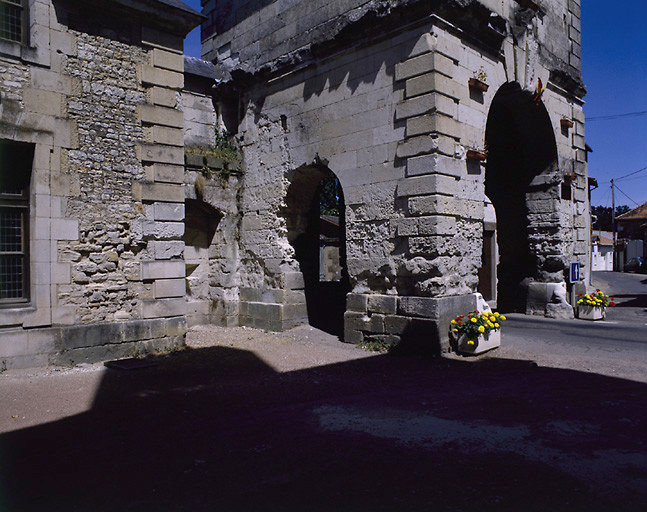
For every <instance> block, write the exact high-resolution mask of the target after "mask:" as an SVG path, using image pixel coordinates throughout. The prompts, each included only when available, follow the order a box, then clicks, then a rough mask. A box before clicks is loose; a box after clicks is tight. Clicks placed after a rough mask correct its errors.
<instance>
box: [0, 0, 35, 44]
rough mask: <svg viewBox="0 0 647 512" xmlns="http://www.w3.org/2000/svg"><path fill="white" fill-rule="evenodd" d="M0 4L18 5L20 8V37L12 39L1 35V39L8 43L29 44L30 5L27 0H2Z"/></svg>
mask: <svg viewBox="0 0 647 512" xmlns="http://www.w3.org/2000/svg"><path fill="white" fill-rule="evenodd" d="M0 4H5V5H8V6H13V7H17V8H18V9H20V38H18V39H10V38H6V37H2V36H1V35H0V40H2V41H4V42H7V43H14V44H22V45H28V44H29V6H28V5H27V3H26V1H25V0H0Z"/></svg>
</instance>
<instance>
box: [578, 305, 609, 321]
mask: <svg viewBox="0 0 647 512" xmlns="http://www.w3.org/2000/svg"><path fill="white" fill-rule="evenodd" d="M605 316H606V309H605V308H594V307H593V306H578V307H577V318H581V319H582V320H603V319H604V317H605Z"/></svg>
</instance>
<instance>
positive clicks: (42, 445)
mask: <svg viewBox="0 0 647 512" xmlns="http://www.w3.org/2000/svg"><path fill="white" fill-rule="evenodd" d="M155 362H156V363H157V366H155V367H149V368H143V369H139V370H134V371H130V372H127V371H118V370H107V371H106V373H105V377H104V379H103V382H102V384H101V387H100V389H99V391H98V393H97V396H96V399H95V402H94V405H93V408H92V409H91V410H90V411H89V412H87V413H84V414H81V415H79V416H76V417H71V418H67V419H65V420H62V421H58V422H55V423H51V424H44V425H40V426H38V427H34V428H29V429H25V430H21V431H17V432H12V433H9V434H5V435H2V436H0V460H1V466H0V510H3V511H7V512H12V511H27V510H29V511H44V510H47V511H59V510H60V511H93V512H94V511H108V510H110V511H115V510H117V511H149V510H155V511H184V510H186V511H203V510H205V511H206V510H209V511H219V510H223V511H238V510H240V511H256V510H261V511H265V510H297V511H301V510H308V511H313V510H314V511H317V510H322V511H323V510H335V511H339V510H353V511H357V510H371V511H374V510H475V509H477V508H478V509H479V510H524V511H529V510H536V511H544V510H588V511H592V510H645V508H644V506H645V505H646V504H647V490H646V489H645V475H646V470H647V467H645V463H644V460H645V459H644V457H643V458H641V455H640V454H644V453H645V452H646V450H645V448H646V446H645V445H646V442H645V436H644V433H645V432H646V431H647V419H646V416H647V414H646V413H647V411H646V408H647V406H646V402H647V400H645V399H646V393H645V391H646V389H645V385H644V384H639V383H635V382H630V381H624V380H620V379H613V378H607V377H601V376H598V375H594V374H587V373H579V372H575V371H569V370H556V369H550V368H538V367H536V366H534V365H532V364H530V363H528V362H520V361H510V360H501V359H489V360H483V361H478V362H473V361H471V362H463V361H449V360H443V359H420V358H412V357H404V356H399V357H395V356H387V355H385V356H377V357H372V358H367V359H361V360H356V361H352V362H346V363H340V364H334V365H328V366H322V367H316V368H311V369H307V370H300V371H294V372H289V373H277V372H275V371H274V370H273V369H272V368H271V367H269V366H267V365H266V364H265V363H264V362H263V361H261V360H260V359H259V358H257V357H256V356H255V355H254V354H253V353H251V352H247V351H242V350H236V349H229V348H223V347H211V348H208V349H199V350H186V351H185V352H182V353H177V354H173V355H172V356H167V357H160V358H157V359H156V360H155Z"/></svg>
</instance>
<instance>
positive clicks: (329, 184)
mask: <svg viewBox="0 0 647 512" xmlns="http://www.w3.org/2000/svg"><path fill="white" fill-rule="evenodd" d="M344 210H345V205H344V194H343V190H342V187H341V184H340V183H339V180H338V179H337V177H336V176H335V175H334V173H333V172H332V171H330V169H328V168H327V167H325V166H323V165H321V166H320V165H313V166H304V167H301V168H299V169H297V170H296V171H295V172H294V175H293V176H292V179H291V180H290V186H289V188H288V192H287V195H286V198H285V209H284V216H285V219H286V225H287V229H288V233H287V236H288V241H289V242H290V244H291V245H292V247H293V248H294V256H295V259H296V260H297V262H298V263H299V268H300V270H301V273H302V274H303V282H304V292H305V297H306V304H307V309H308V321H309V323H310V325H312V326H313V327H316V328H318V329H321V330H323V331H326V332H329V333H331V334H335V335H337V336H340V337H341V336H342V335H343V331H344V312H345V310H346V294H347V293H348V291H349V289H350V286H349V279H348V271H347V267H346V234H345V231H346V230H345V212H344Z"/></svg>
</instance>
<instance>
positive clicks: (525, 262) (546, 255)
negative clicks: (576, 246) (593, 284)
mask: <svg viewBox="0 0 647 512" xmlns="http://www.w3.org/2000/svg"><path fill="white" fill-rule="evenodd" d="M485 145H486V148H487V165H486V173H485V193H486V194H487V196H488V197H489V198H490V199H491V200H492V204H493V205H494V208H495V210H496V215H497V219H498V223H497V237H498V246H499V262H500V263H499V268H498V272H497V275H498V286H497V291H498V294H497V299H498V300H497V305H498V307H499V309H501V310H502V311H518V312H525V311H526V297H527V292H528V285H529V283H530V282H533V281H535V280H542V278H544V279H548V280H550V279H551V278H553V279H555V280H556V281H557V282H559V281H563V280H564V275H563V271H564V269H565V268H566V267H567V262H565V261H563V259H562V257H561V256H562V255H561V254H556V253H555V251H554V248H552V247H550V246H549V245H548V244H546V243H545V242H546V241H548V240H549V239H550V237H551V236H553V237H554V236H557V235H559V232H560V229H561V228H562V226H560V218H559V216H558V215H552V213H553V211H554V206H553V204H552V203H554V202H557V201H559V200H560V196H559V189H558V187H555V185H556V184H558V183H560V182H561V177H560V176H559V166H558V155H557V144H556V142H555V134H554V132H553V127H552V125H551V122H550V116H549V115H548V112H547V111H546V107H545V106H544V104H543V102H542V101H541V99H540V97H539V95H538V94H537V93H533V92H531V91H524V90H523V89H522V88H521V87H520V85H519V84H518V83H516V82H511V83H507V84H504V85H503V86H501V87H500V88H499V90H498V91H497V93H496V95H495V96H494V99H493V100H492V104H491V106H490V112H489V115H488V120H487V127H486V131H485ZM542 213H545V215H541V214H542ZM542 242H544V245H543V246H542ZM547 269H549V270H550V272H549V273H548V274H549V275H547V274H546V272H545V271H546V270H547ZM560 272H562V273H561V274H560ZM556 273H557V274H558V275H555V274H556Z"/></svg>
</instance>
